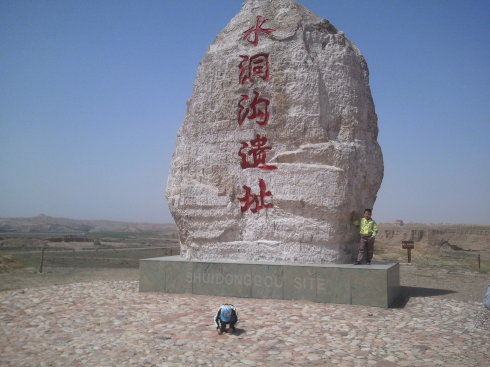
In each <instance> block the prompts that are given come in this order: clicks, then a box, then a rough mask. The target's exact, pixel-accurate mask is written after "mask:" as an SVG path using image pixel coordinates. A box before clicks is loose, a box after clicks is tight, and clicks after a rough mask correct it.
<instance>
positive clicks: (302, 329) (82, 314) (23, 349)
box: [0, 281, 490, 367]
mask: <svg viewBox="0 0 490 367" xmlns="http://www.w3.org/2000/svg"><path fill="white" fill-rule="evenodd" d="M224 301H228V302H231V303H233V304H235V305H236V306H237V308H238V310H239V316H240V319H241V321H240V323H239V325H238V333H237V334H236V335H230V334H224V335H221V336H219V335H218V334H217V332H216V330H215V329H214V328H213V317H214V314H215V312H216V309H217V307H218V306H219V305H220V304H221V303H222V302H224ZM481 311H482V303H481V302H465V301H460V300H454V299H444V298H439V297H435V298H434V297H413V298H411V299H410V300H409V301H408V303H406V305H404V307H403V308H392V309H381V308H373V307H363V306H351V305H334V304H318V303H312V302H303V301H280V300H259V299H242V298H240V299H238V298H230V299H224V298H222V297H210V296H196V295H171V294H159V293H139V292H138V283H137V282H127V281H99V282H92V283H78V284H69V285H60V286H50V287H42V288H35V289H25V290H13V291H4V292H0V366H2V367H8V366H15V367H20V366H75V367H76V366H83V367H88V366H97V367H104V366H134V367H139V366H230V367H231V366H338V367H346V366H363V367H364V366H378V367H394V366H410V367H417V366H453V367H461V366H475V367H476V366H488V362H489V361H490V348H489V347H490V332H489V331H487V330H484V329H481V328H476V327H475V319H476V317H477V315H478V314H479V313H481Z"/></svg>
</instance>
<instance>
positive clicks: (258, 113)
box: [238, 91, 270, 127]
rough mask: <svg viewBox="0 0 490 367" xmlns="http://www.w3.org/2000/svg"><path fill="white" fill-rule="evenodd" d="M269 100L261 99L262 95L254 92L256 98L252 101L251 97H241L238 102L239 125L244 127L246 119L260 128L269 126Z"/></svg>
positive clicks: (243, 95) (244, 95)
mask: <svg viewBox="0 0 490 367" xmlns="http://www.w3.org/2000/svg"><path fill="white" fill-rule="evenodd" d="M269 104H270V102H269V100H268V99H266V98H261V97H260V93H259V92H257V91H254V98H253V99H252V100H251V101H250V97H249V96H248V95H246V94H242V95H241V99H240V101H239V102H238V125H240V126H242V125H243V122H244V121H245V119H248V120H249V121H254V120H255V123H256V124H257V125H259V126H260V127H264V126H265V125H267V122H268V121H269Z"/></svg>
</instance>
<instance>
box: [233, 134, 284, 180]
mask: <svg viewBox="0 0 490 367" xmlns="http://www.w3.org/2000/svg"><path fill="white" fill-rule="evenodd" d="M266 144H267V138H266V137H265V136H260V135H259V134H257V138H256V139H254V140H251V141H250V145H249V143H246V142H243V141H242V147H241V148H240V150H239V151H238V155H239V156H240V158H241V159H242V162H241V167H242V168H243V169H245V168H259V169H261V170H264V171H273V170H275V169H277V167H276V166H272V165H268V164H267V163H266V162H265V160H266V158H267V151H268V150H271V149H272V148H271V147H268V146H266ZM247 156H250V157H251V158H252V160H251V162H249V160H248V157H247Z"/></svg>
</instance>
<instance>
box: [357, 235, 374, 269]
mask: <svg viewBox="0 0 490 367" xmlns="http://www.w3.org/2000/svg"><path fill="white" fill-rule="evenodd" d="M373 253H374V238H372V237H368V236H361V242H360V243H359V254H358V255H357V262H359V263H362V262H363V261H364V260H366V262H367V263H370V262H371V260H372V258H373Z"/></svg>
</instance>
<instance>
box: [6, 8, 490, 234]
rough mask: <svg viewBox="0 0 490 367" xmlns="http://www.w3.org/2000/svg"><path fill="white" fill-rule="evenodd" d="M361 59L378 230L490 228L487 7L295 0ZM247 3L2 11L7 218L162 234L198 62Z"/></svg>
mask: <svg viewBox="0 0 490 367" xmlns="http://www.w3.org/2000/svg"><path fill="white" fill-rule="evenodd" d="M300 3H301V4H303V5H304V6H306V7H307V8H308V9H310V10H311V11H313V12H314V13H315V14H317V15H318V16H320V17H322V18H326V19H328V20H330V22H331V23H332V24H334V25H335V26H336V27H337V28H338V29H339V30H342V31H344V32H345V34H346V36H347V37H348V38H349V39H350V40H351V41H353V42H354V43H355V44H356V46H357V47H358V48H359V49H360V50H361V52H362V53H363V55H364V56H365V58H366V60H367V62H368V65H369V69H370V75H371V79H370V85H371V90H372V93H373V97H374V102H375V105H376V112H377V114H378V118H379V122H378V124H379V130H380V135H379V143H380V145H381V148H382V150H383V155H384V159H385V178H384V181H383V183H382V186H381V189H380V191H379V193H378V199H377V202H376V205H375V207H374V209H375V212H374V217H375V219H377V221H378V222H386V221H392V220H395V219H398V218H401V219H403V220H405V221H407V222H429V223H444V222H446V223H482V224H490V1H488V0H481V1H473V0H468V1H462V0H458V1H454V0H431V1H429V0H411V1H406V0H404V1H398V0H390V1H388V0H384V1H379V0H374V1H360V0H359V1H346V0H342V1H327V0H303V1H300ZM240 7H241V0H206V1H204V0H199V1H198V0H178V1H173V0H172V1H171V0H160V1H150V0H141V1H136V0H134V1H128V0H101V1H67V0H50V1H47V0H45V1H27V0H0V217H28V216H35V215H37V214H40V213H44V214H47V215H51V216H57V217H69V218H77V219H112V220H123V221H138V222H171V221H172V218H171V216H170V213H169V211H168V207H167V203H166V201H165V199H164V196H163V192H164V189H165V185H166V180H167V172H168V168H169V164H170V160H171V157H172V153H173V150H174V147H175V139H176V133H177V130H178V128H179V126H180V125H181V123H182V120H183V117H184V113H185V107H186V101H187V99H189V98H190V97H191V92H192V84H193V82H194V78H195V75H196V69H197V66H198V64H199V61H200V60H201V59H202V58H203V56H204V54H205V52H206V49H207V47H208V46H209V44H210V43H211V42H212V41H213V40H214V38H215V37H216V36H217V35H218V33H219V32H220V31H221V30H222V29H223V28H224V27H225V26H226V24H227V23H228V21H229V20H230V19H231V18H232V17H233V16H234V15H235V14H236V13H238V11H239V10H240Z"/></svg>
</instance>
